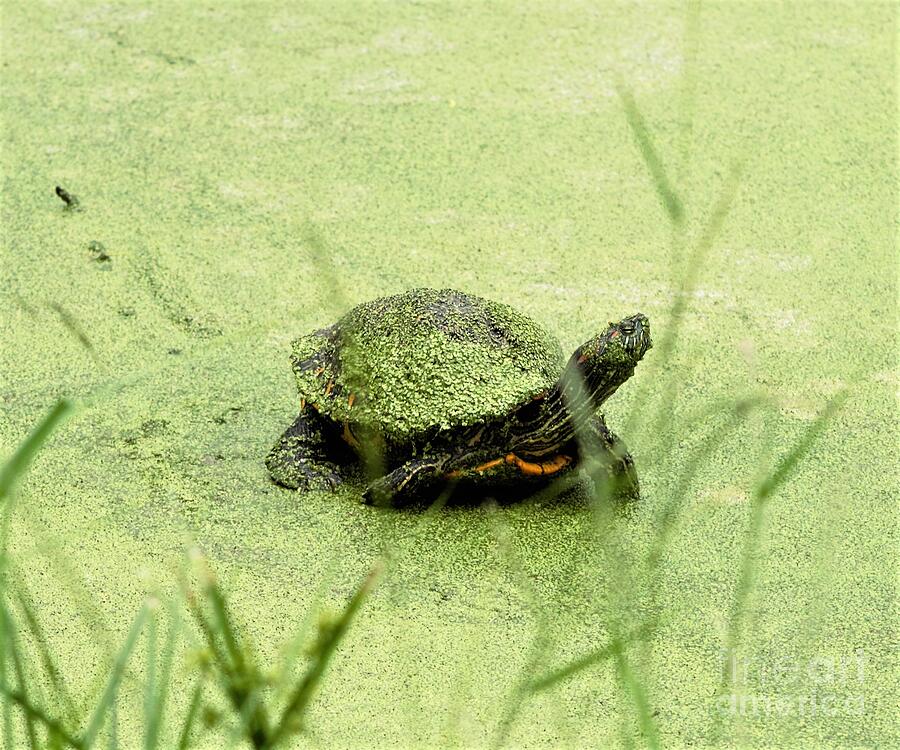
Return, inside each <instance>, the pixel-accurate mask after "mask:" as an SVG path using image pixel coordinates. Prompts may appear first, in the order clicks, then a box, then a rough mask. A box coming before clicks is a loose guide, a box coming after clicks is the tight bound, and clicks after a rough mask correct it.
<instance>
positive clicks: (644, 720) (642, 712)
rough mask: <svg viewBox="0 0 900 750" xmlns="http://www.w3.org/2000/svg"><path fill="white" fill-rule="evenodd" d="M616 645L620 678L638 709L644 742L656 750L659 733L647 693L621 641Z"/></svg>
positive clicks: (614, 652) (615, 652) (614, 651)
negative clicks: (632, 667)
mask: <svg viewBox="0 0 900 750" xmlns="http://www.w3.org/2000/svg"><path fill="white" fill-rule="evenodd" d="M614 645H615V648H614V649H613V654H614V656H615V659H616V667H617V669H618V671H619V676H620V677H621V678H622V681H623V682H624V683H625V685H626V687H627V688H628V692H629V693H631V699H632V700H633V701H634V705H635V707H636V708H637V712H638V725H639V726H640V728H641V733H642V734H643V735H644V740H645V741H646V742H647V745H648V747H650V748H654V749H655V748H658V747H659V732H658V730H657V729H656V722H655V721H653V716H652V714H651V713H650V705H649V703H648V702H647V693H646V692H645V690H644V686H643V685H641V683H640V681H639V680H638V679H637V677H636V676H635V674H634V671H633V670H632V669H631V665H630V664H629V662H628V656H627V655H626V654H625V647H624V644H623V643H621V642H620V641H616V642H615V644H614Z"/></svg>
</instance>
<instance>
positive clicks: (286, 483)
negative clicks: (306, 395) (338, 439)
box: [266, 406, 341, 490]
mask: <svg viewBox="0 0 900 750" xmlns="http://www.w3.org/2000/svg"><path fill="white" fill-rule="evenodd" d="M326 428H327V425H326V424H325V423H324V421H323V419H322V417H321V416H320V415H319V414H318V413H317V412H316V411H315V410H313V409H311V408H309V407H308V406H305V407H304V408H303V409H302V410H301V411H300V415H299V416H298V417H297V418H296V419H295V420H294V422H293V424H291V426H290V427H288V428H287V429H286V430H285V431H284V434H282V436H281V437H280V438H278V442H277V443H275V445H274V446H272V450H270V451H269V455H268V456H267V457H266V468H267V469H268V470H269V475H270V476H271V477H272V479H273V480H274V481H275V482H277V483H278V484H280V485H281V486H282V487H287V488H288V489H292V490H296V489H302V490H306V489H312V490H315V489H333V488H334V487H336V486H337V485H338V484H340V483H341V477H340V475H339V474H338V467H337V464H335V463H334V462H333V461H332V460H331V459H330V456H329V451H328V444H329V441H328V438H327V435H326V432H327V429H326Z"/></svg>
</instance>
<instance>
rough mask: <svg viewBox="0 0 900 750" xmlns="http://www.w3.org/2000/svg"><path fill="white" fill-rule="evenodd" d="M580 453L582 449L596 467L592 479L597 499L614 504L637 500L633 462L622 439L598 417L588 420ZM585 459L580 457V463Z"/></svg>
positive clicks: (636, 481) (638, 495) (639, 493)
mask: <svg viewBox="0 0 900 750" xmlns="http://www.w3.org/2000/svg"><path fill="white" fill-rule="evenodd" d="M585 437H586V438H587V440H585V441H584V443H585V444H584V445H583V446H581V447H582V452H583V450H584V449H585V448H586V449H588V450H590V451H591V454H592V455H591V457H592V458H593V459H594V461H596V462H597V463H598V464H599V469H600V471H599V472H598V474H597V475H596V476H594V477H592V478H593V479H594V481H595V484H596V486H597V491H598V494H599V496H600V497H613V498H616V499H617V500H626V501H630V500H639V499H640V496H641V492H640V484H639V483H638V476H637V471H636V470H635V468H634V459H633V458H632V457H631V454H630V453H629V452H628V448H626V447H625V443H624V442H622V439H621V438H620V437H619V436H618V435H616V434H615V433H614V432H613V431H612V430H610V429H609V427H607V426H606V422H605V421H604V420H603V417H602V416H597V417H595V418H594V419H592V420H591V421H590V423H589V425H588V434H587V435H586V436H585ZM585 458H586V457H585V456H583V455H582V460H584V459H585Z"/></svg>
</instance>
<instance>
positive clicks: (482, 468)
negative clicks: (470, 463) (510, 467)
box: [472, 458, 503, 474]
mask: <svg viewBox="0 0 900 750" xmlns="http://www.w3.org/2000/svg"><path fill="white" fill-rule="evenodd" d="M502 463H503V459H502V458H495V459H494V460H493V461H488V462H487V463H485V464H480V465H479V466H476V467H475V468H474V469H472V471H477V472H478V473H479V474H481V473H483V472H485V471H487V470H488V469H493V468H494V467H495V466H498V465H499V464H502Z"/></svg>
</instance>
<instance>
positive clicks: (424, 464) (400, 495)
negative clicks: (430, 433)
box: [363, 456, 447, 508]
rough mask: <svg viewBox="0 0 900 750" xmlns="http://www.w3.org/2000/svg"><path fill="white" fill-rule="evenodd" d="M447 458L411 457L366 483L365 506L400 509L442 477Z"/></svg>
mask: <svg viewBox="0 0 900 750" xmlns="http://www.w3.org/2000/svg"><path fill="white" fill-rule="evenodd" d="M446 463H447V457H446V456H438V457H431V458H414V459H412V460H410V461H407V462H406V463H405V464H403V465H402V466H399V467H397V468H396V469H394V470H393V471H391V472H389V473H388V474H385V475H384V476H383V477H379V478H378V479H376V480H374V481H372V482H370V483H369V486H368V487H366V491H365V492H364V493H363V502H364V503H366V504H367V505H380V506H392V507H394V508H399V507H400V506H403V505H406V504H408V503H410V502H411V501H413V500H415V499H417V498H418V497H420V496H421V495H422V494H424V493H425V492H426V491H427V490H429V489H431V488H432V487H434V485H435V484H437V483H438V482H439V481H440V480H441V479H443V477H444V471H443V470H444V464H446Z"/></svg>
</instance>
